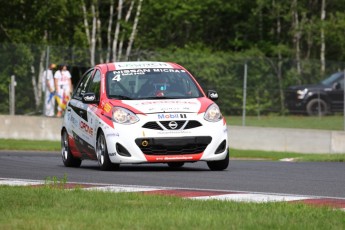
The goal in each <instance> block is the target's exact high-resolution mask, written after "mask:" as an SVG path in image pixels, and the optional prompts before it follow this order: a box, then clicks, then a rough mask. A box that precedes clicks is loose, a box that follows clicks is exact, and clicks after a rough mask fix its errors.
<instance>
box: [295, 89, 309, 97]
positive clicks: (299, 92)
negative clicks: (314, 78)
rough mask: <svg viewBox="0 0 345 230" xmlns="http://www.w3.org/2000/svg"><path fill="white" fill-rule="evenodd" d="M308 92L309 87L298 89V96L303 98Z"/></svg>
mask: <svg viewBox="0 0 345 230" xmlns="http://www.w3.org/2000/svg"><path fill="white" fill-rule="evenodd" d="M307 92H308V89H303V90H297V98H298V99H303V98H304V96H305V95H306V94H307Z"/></svg>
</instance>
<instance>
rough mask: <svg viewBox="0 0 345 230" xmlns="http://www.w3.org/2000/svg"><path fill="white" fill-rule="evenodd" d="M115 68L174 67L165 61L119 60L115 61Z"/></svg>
mask: <svg viewBox="0 0 345 230" xmlns="http://www.w3.org/2000/svg"><path fill="white" fill-rule="evenodd" d="M114 65H115V68H116V69H118V70H120V69H145V68H170V69H171V68H173V67H172V66H171V65H169V64H168V63H164V62H123V63H120V62H117V63H114Z"/></svg>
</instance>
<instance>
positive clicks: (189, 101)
mask: <svg viewBox="0 0 345 230" xmlns="http://www.w3.org/2000/svg"><path fill="white" fill-rule="evenodd" d="M141 104H142V105H155V104H188V105H196V104H198V103H197V102H196V101H191V100H186V101H183V100H176V101H172V100H171V101H166V100H157V101H152V100H151V101H143V102H142V103H141Z"/></svg>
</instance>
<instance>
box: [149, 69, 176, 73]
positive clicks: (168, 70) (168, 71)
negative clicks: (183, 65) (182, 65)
mask: <svg viewBox="0 0 345 230" xmlns="http://www.w3.org/2000/svg"><path fill="white" fill-rule="evenodd" d="M153 72H164V73H180V72H182V71H180V70H178V69H153Z"/></svg>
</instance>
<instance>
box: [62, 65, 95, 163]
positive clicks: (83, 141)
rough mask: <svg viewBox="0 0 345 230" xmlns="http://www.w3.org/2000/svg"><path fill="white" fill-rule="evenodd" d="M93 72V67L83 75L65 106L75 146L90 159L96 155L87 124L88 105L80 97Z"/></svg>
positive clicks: (90, 131)
mask: <svg viewBox="0 0 345 230" xmlns="http://www.w3.org/2000/svg"><path fill="white" fill-rule="evenodd" d="M94 72H95V71H94V69H90V70H89V71H87V72H86V73H85V74H84V75H83V77H82V79H81V81H80V82H79V84H78V86H77V87H76V89H75V91H74V93H73V96H72V99H71V100H70V101H69V105H68V108H67V112H68V113H69V117H70V124H71V125H70V133H71V134H72V135H73V138H74V140H75V144H76V147H77V149H78V151H79V152H80V153H81V155H82V157H83V158H91V159H94V158H95V155H96V154H95V149H94V147H93V145H92V137H91V135H90V134H92V133H93V130H92V129H91V128H90V127H89V126H88V116H87V110H88V105H87V104H85V103H83V101H82V97H83V95H84V94H85V93H86V92H87V89H88V87H89V86H90V84H91V82H92V76H93V73H94Z"/></svg>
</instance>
